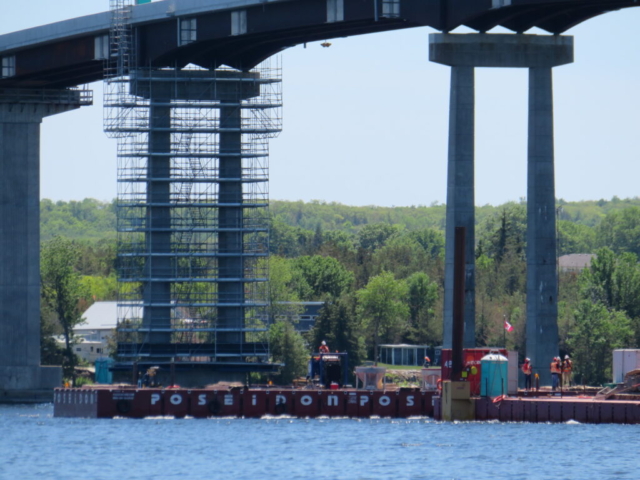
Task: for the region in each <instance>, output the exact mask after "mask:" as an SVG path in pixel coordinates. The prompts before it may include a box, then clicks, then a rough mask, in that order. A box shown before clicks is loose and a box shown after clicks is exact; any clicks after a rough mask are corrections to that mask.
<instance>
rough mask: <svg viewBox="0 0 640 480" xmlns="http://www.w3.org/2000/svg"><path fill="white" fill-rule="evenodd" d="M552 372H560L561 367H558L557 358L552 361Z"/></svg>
mask: <svg viewBox="0 0 640 480" xmlns="http://www.w3.org/2000/svg"><path fill="white" fill-rule="evenodd" d="M551 373H560V369H559V368H558V362H556V361H555V360H554V361H553V362H551Z"/></svg>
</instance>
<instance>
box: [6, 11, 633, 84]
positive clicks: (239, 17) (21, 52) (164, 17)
mask: <svg viewBox="0 0 640 480" xmlns="http://www.w3.org/2000/svg"><path fill="white" fill-rule="evenodd" d="M168 3H169V2H154V3H149V4H145V5H138V6H136V7H134V8H133V14H132V27H133V29H134V30H135V38H136V39H137V49H136V50H137V57H138V65H139V66H144V67H157V68H159V67H172V68H182V67H183V66H185V65H188V64H194V65H198V66H200V67H202V68H207V69H215V68H217V67H219V66H220V65H227V66H230V67H232V68H236V69H239V70H244V71H248V70H250V69H251V68H253V67H254V66H256V65H257V64H259V63H260V62H261V61H263V60H264V59H266V58H268V57H270V56H272V55H273V54H275V53H277V52H280V51H282V50H284V49H286V48H289V47H292V46H295V45H299V44H303V43H306V42H314V41H320V40H325V39H331V38H339V37H348V36H352V35H362V34H368V33H376V32H382V31H390V30H397V29H404V28H413V27H422V26H427V27H431V28H434V29H436V30H439V31H443V32H449V31H451V30H453V29H455V28H457V27H460V26H466V27H469V28H472V29H474V30H477V31H479V32H487V31H489V30H491V29H492V28H495V27H504V28H507V29H510V30H512V31H514V32H518V33H521V32H526V31H527V30H529V29H531V28H534V27H537V28H541V29H543V30H546V31H548V32H550V33H553V34H559V33H562V32H564V31H566V30H568V29H569V28H571V27H573V26H575V25H577V24H579V23H581V22H583V21H585V20H587V19H590V18H593V17H595V16H598V15H601V14H603V13H606V12H609V11H613V10H619V9H622V8H628V7H633V6H636V5H637V3H635V2H634V1H632V0H624V1H623V0H617V1H610V0H592V1H588V0H587V1H584V0H580V1H575V0H574V1H549V0H545V1H540V0H478V1H475V0H474V1H469V0H449V1H445V0H377V2H373V1H372V0H295V1H276V2H268V3H264V2H257V1H256V2H255V4H251V3H249V4H247V3H246V2H243V4H242V5H239V6H238V7H237V8H236V9H234V8H233V7H232V6H231V7H229V6H225V9H218V10H216V9H215V7H211V6H209V7H206V8H205V7H203V6H201V7H200V8H199V10H198V9H195V8H187V7H188V6H189V5H190V4H194V5H195V4H205V2H202V1H200V0H185V1H183V2H181V4H180V6H177V7H174V8H175V11H171V12H170V11H169V10H167V8H168V7H167V4H168ZM183 5H184V6H183ZM374 6H375V7H374ZM196 10H198V13H193V12H194V11H196ZM102 17H104V21H103V20H102ZM84 18H85V19H86V22H87V24H91V25H94V24H95V26H94V27H91V29H88V30H91V31H87V32H86V33H84V34H78V33H77V32H75V31H73V33H72V30H69V32H70V33H68V34H66V35H65V34H64V22H61V23H60V24H53V25H48V26H43V27H37V28H34V29H31V30H30V31H27V32H17V33H15V34H8V35H3V36H0V59H2V60H3V62H4V63H3V70H2V72H0V88H17V87H20V88H64V87H70V86H76V85H81V84H85V83H90V82H93V81H98V80H101V79H102V78H103V74H104V73H103V72H104V60H105V59H106V55H105V54H103V53H102V52H101V51H100V40H99V38H100V36H101V35H102V36H104V35H108V33H109V17H108V15H107V14H98V15H92V16H89V17H84ZM150 18H152V20H149V19H150ZM78 20H79V21H82V20H83V19H78ZM143 20H144V21H143ZM192 21H193V23H190V22H192ZM58 31H61V32H62V33H58ZM54 32H56V33H55V38H56V39H53V40H52V39H51V36H52V35H54ZM29 34H30V35H29ZM39 38H41V39H42V40H40V41H39V40H38V39H39ZM5 67H6V68H5Z"/></svg>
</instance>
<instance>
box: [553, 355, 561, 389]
mask: <svg viewBox="0 0 640 480" xmlns="http://www.w3.org/2000/svg"><path fill="white" fill-rule="evenodd" d="M561 373H562V365H561V364H560V357H553V361H552V362H551V390H552V391H554V392H555V391H556V389H557V388H558V384H559V383H560V374H561Z"/></svg>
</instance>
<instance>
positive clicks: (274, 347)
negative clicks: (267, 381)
mask: <svg viewBox="0 0 640 480" xmlns="http://www.w3.org/2000/svg"><path fill="white" fill-rule="evenodd" d="M269 344H270V350H271V355H272V357H273V360H274V361H275V362H280V363H282V364H283V366H282V368H281V369H280V379H279V382H280V384H281V385H289V384H291V383H292V382H293V380H294V379H296V378H298V377H302V376H305V375H306V373H307V368H308V363H309V349H308V348H307V345H306V344H305V341H304V339H303V338H302V336H301V335H300V334H299V333H298V332H297V331H296V329H295V327H294V326H293V324H292V323H291V322H289V321H286V320H278V321H276V322H275V323H274V324H272V325H271V327H270V328H269Z"/></svg>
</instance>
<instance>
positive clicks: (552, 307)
mask: <svg viewBox="0 0 640 480" xmlns="http://www.w3.org/2000/svg"><path fill="white" fill-rule="evenodd" d="M552 90H553V87H552V78H551V67H536V68H531V69H529V147H528V150H529V153H528V174H527V330H526V333H527V356H528V357H529V358H531V363H532V365H533V372H534V373H538V374H539V375H540V381H541V383H542V384H543V385H548V384H550V383H551V371H550V368H549V365H550V363H551V359H552V358H553V357H555V356H556V355H558V353H559V352H558V271H557V265H556V262H557V260H556V259H557V248H556V245H557V239H556V203H555V202H556V199H555V180H554V179H555V175H554V157H553V93H552Z"/></svg>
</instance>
